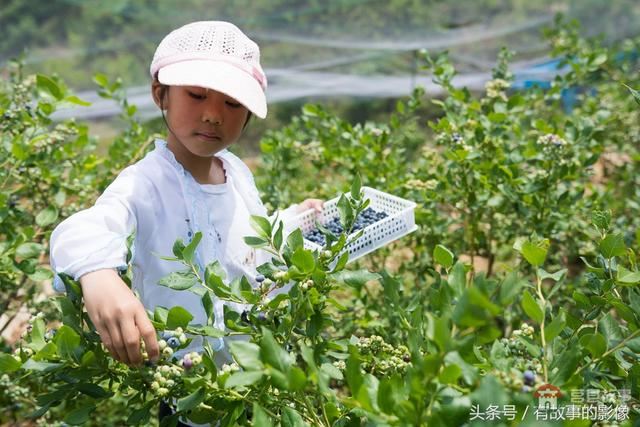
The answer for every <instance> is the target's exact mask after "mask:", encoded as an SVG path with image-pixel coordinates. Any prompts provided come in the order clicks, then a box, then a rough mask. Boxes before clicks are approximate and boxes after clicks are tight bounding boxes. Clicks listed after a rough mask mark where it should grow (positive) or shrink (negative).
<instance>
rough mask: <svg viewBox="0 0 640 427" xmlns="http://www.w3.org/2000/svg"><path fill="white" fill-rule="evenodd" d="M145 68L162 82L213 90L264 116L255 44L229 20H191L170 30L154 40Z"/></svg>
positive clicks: (262, 83)
mask: <svg viewBox="0 0 640 427" xmlns="http://www.w3.org/2000/svg"><path fill="white" fill-rule="evenodd" d="M149 71H150V73H151V77H152V78H153V77H155V76H156V73H157V77H158V81H160V83H162V84H165V85H169V86H199V87H206V88H209V89H213V90H217V91H219V92H222V93H224V94H226V95H229V96H230V97H232V98H234V99H236V100H237V101H238V102H240V103H241V104H242V105H244V106H245V107H247V109H248V110H249V111H251V112H252V113H253V114H255V115H256V116H258V117H260V118H261V119H264V118H265V117H266V116H267V99H266V96H265V90H266V89H267V77H266V76H265V74H264V71H263V70H262V67H261V66H260V48H259V47H258V45H257V44H256V43H255V42H253V41H252V40H251V39H250V38H249V37H247V36H246V35H245V34H244V33H243V32H242V31H240V29H239V28H238V27H236V26H235V25H233V24H231V23H229V22H224V21H200V22H193V23H191V24H187V25H185V26H183V27H180V28H178V29H176V30H174V31H172V32H171V33H169V34H168V35H167V36H166V37H165V38H164V39H163V40H162V41H161V42H160V44H159V45H158V48H157V49H156V53H155V54H154V55H153V61H152V62H151V67H150V70H149Z"/></svg>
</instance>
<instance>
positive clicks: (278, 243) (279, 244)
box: [273, 221, 284, 251]
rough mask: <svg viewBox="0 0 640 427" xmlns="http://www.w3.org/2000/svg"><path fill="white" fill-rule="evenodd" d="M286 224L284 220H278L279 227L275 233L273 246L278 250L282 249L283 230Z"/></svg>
mask: <svg viewBox="0 0 640 427" xmlns="http://www.w3.org/2000/svg"><path fill="white" fill-rule="evenodd" d="M283 228H284V226H283V223H282V221H279V222H278V228H277V229H276V232H275V234H274V235H273V246H274V247H275V248H276V251H280V248H281V247H282V230H283Z"/></svg>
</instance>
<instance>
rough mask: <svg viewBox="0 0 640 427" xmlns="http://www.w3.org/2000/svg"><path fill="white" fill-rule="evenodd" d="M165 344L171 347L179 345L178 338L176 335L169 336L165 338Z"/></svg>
mask: <svg viewBox="0 0 640 427" xmlns="http://www.w3.org/2000/svg"><path fill="white" fill-rule="evenodd" d="M167 344H168V345H169V347H171V348H176V347H178V346H179V345H180V340H179V339H178V338H177V337H171V338H169V339H168V340H167Z"/></svg>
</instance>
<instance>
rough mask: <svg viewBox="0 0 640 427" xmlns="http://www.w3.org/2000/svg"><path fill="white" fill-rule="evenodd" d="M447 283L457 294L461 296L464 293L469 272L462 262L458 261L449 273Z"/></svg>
mask: <svg viewBox="0 0 640 427" xmlns="http://www.w3.org/2000/svg"><path fill="white" fill-rule="evenodd" d="M447 283H448V284H449V286H450V287H451V289H453V291H454V293H455V295H456V296H460V295H462V294H463V293H464V290H465V289H466V287H467V272H466V270H465V268H464V264H463V263H462V262H456V265H454V266H453V269H452V270H451V272H450V273H449V277H448V278H447Z"/></svg>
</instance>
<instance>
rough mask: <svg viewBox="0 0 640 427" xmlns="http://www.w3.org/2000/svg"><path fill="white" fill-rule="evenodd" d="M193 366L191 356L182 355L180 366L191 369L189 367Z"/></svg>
mask: <svg viewBox="0 0 640 427" xmlns="http://www.w3.org/2000/svg"><path fill="white" fill-rule="evenodd" d="M192 366H193V361H192V360H191V358H190V357H189V356H184V357H183V358H182V367H183V368H184V369H187V370H189V369H191V367H192Z"/></svg>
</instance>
